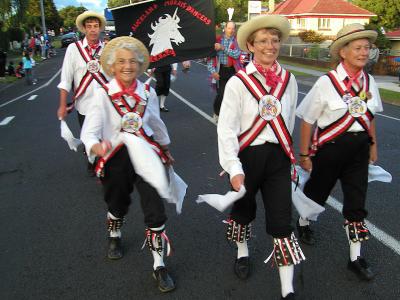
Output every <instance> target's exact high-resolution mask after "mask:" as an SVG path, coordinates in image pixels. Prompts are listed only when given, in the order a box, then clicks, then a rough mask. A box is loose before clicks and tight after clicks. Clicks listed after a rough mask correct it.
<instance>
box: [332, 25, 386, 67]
mask: <svg viewBox="0 0 400 300" xmlns="http://www.w3.org/2000/svg"><path fill="white" fill-rule="evenodd" d="M377 37H378V33H377V32H376V31H374V30H362V31H358V32H353V33H350V34H347V35H345V36H342V37H339V38H338V39H336V40H334V41H333V42H332V44H331V45H330V47H329V53H330V54H331V57H332V59H333V60H335V61H338V60H340V56H339V51H340V49H342V48H343V47H344V46H346V45H347V44H348V43H350V42H352V41H355V40H360V39H368V40H369V41H370V42H371V43H373V42H375V41H376V38H377Z"/></svg>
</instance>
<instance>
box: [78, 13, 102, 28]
mask: <svg viewBox="0 0 400 300" xmlns="http://www.w3.org/2000/svg"><path fill="white" fill-rule="evenodd" d="M87 18H96V19H99V21H100V30H101V31H103V30H104V28H105V27H106V18H105V17H104V16H103V15H101V14H99V13H97V12H94V11H85V12H84V13H82V14H80V15H79V16H78V17H77V18H76V21H75V24H76V27H77V28H78V30H79V31H80V32H83V33H86V30H85V25H84V24H83V22H85V20H86V19H87Z"/></svg>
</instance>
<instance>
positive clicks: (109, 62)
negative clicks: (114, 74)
mask: <svg viewBox="0 0 400 300" xmlns="http://www.w3.org/2000/svg"><path fill="white" fill-rule="evenodd" d="M118 49H125V50H128V51H131V52H133V53H135V54H136V57H137V61H138V62H139V64H140V65H142V64H143V63H144V55H143V54H142V52H141V51H140V50H139V49H138V48H137V47H136V46H135V45H132V44H131V43H126V42H124V43H120V44H117V45H116V46H115V47H114V48H113V49H112V50H111V53H110V55H109V56H108V59H107V65H109V66H111V65H113V64H114V63H115V59H116V57H115V53H116V52H117V50H118Z"/></svg>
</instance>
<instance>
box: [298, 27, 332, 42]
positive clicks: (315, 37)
mask: <svg viewBox="0 0 400 300" xmlns="http://www.w3.org/2000/svg"><path fill="white" fill-rule="evenodd" d="M299 37H300V38H301V39H302V40H303V42H305V43H317V44H319V43H321V42H323V41H325V40H326V38H325V37H324V36H323V35H322V34H321V33H318V32H316V31H314V30H305V31H302V32H300V33H299Z"/></svg>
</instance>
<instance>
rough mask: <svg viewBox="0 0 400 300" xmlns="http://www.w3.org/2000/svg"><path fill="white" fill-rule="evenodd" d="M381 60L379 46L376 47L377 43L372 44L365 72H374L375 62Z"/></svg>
mask: <svg viewBox="0 0 400 300" xmlns="http://www.w3.org/2000/svg"><path fill="white" fill-rule="evenodd" d="M378 60H379V48H378V47H376V45H375V44H372V45H371V49H370V50H369V55H368V63H367V65H366V66H365V72H367V73H368V74H372V72H373V70H374V66H375V64H376V63H377V62H378Z"/></svg>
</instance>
